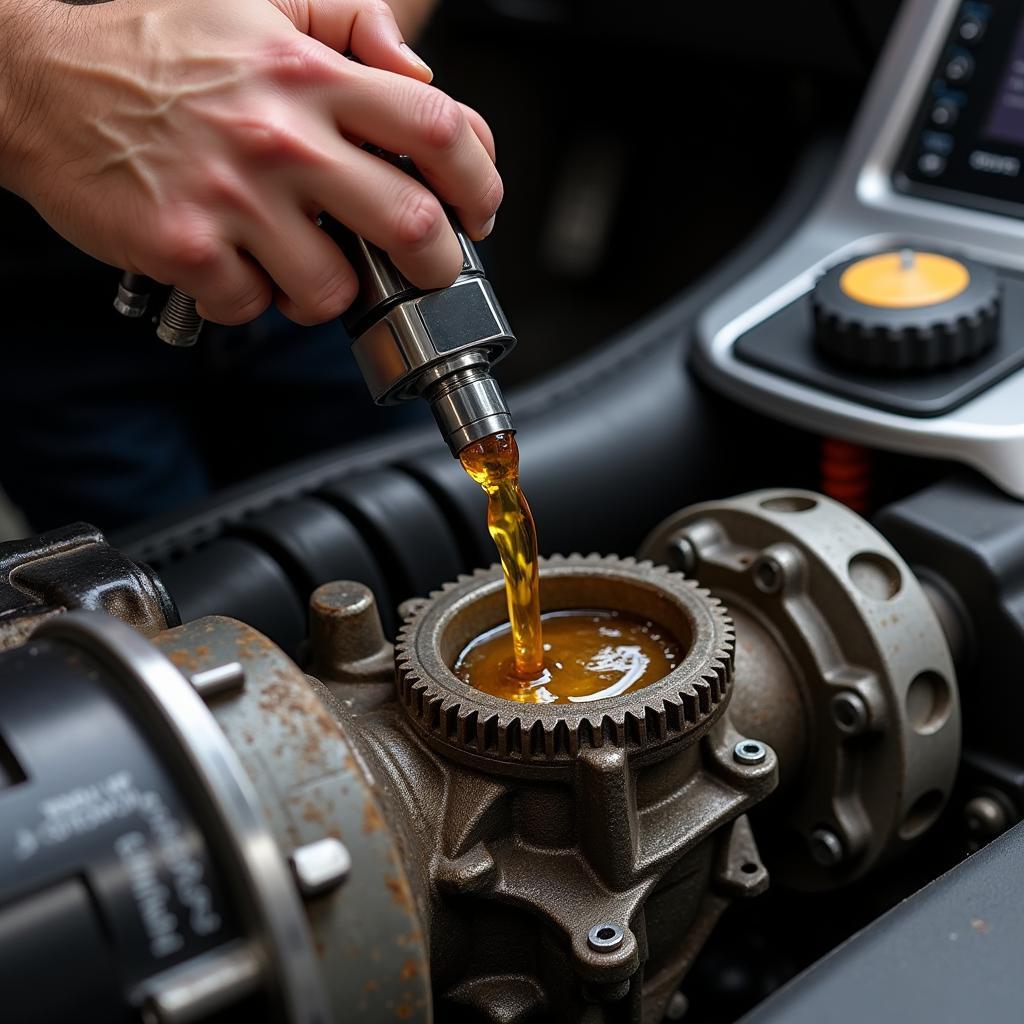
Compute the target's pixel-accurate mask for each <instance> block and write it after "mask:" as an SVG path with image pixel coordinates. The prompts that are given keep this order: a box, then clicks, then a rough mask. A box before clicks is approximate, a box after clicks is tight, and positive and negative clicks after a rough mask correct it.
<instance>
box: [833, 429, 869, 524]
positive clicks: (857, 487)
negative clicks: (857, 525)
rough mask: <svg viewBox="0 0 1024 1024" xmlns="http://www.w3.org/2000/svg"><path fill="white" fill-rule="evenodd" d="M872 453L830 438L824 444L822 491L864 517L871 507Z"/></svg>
mask: <svg viewBox="0 0 1024 1024" xmlns="http://www.w3.org/2000/svg"><path fill="white" fill-rule="evenodd" d="M871 461H872V460H871V450H870V449H868V448H865V447H864V446H863V445H860V444H852V443H851V442H849V441H836V440H834V439H833V438H830V437H826V438H825V439H824V440H823V441H822V444H821V490H822V493H824V494H827V495H828V496H829V497H830V498H834V499H835V500H836V501H841V502H842V503H843V504H844V505H846V506H847V507H848V508H852V509H853V511H854V512H859V513H860V514H861V515H864V514H866V513H867V512H868V510H869V508H870V504H871Z"/></svg>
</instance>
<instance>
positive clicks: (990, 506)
mask: <svg viewBox="0 0 1024 1024" xmlns="http://www.w3.org/2000/svg"><path fill="white" fill-rule="evenodd" d="M876 523H877V525H878V528H879V529H880V530H881V531H882V532H883V533H884V534H885V535H886V537H888V538H889V540H890V541H892V543H893V544H895V545H897V546H898V547H899V549H900V551H901V552H903V554H904V556H905V557H906V559H907V561H908V562H909V563H910V565H911V566H912V567H913V570H914V572H915V573H916V574H917V575H918V576H919V577H920V578H921V580H922V581H923V582H924V583H925V585H926V587H927V589H928V593H929V595H930V596H931V599H932V601H933V603H934V604H935V605H936V607H937V608H938V609H939V610H940V611H941V616H942V620H943V625H944V627H945V629H946V632H947V634H948V636H949V639H950V644H951V646H952V647H953V651H954V653H955V655H956V658H957V668H958V669H959V670H960V671H961V673H965V674H969V675H970V676H971V677H973V678H976V679H985V680H988V685H987V686H984V687H980V686H970V687H964V688H963V692H962V693H961V700H962V702H963V717H964V757H963V761H964V764H963V770H962V775H961V780H962V782H963V787H964V793H963V796H964V802H965V807H964V811H965V816H966V819H967V825H968V828H969V831H970V833H971V835H972V836H974V837H976V838H978V839H980V840H983V841H984V840H987V839H989V838H991V837H992V835H994V834H996V833H998V832H999V831H1002V829H1003V828H1005V827H1007V826H1008V825H1010V824H1012V823H1013V822H1016V821H1018V820H1019V819H1020V817H1021V814H1022V812H1024V766H1022V762H1021V748H1020V742H1019V736H1018V731H1017V727H1016V723H1017V721H1018V720H1019V716H1020V715H1021V714H1024V702H1022V699H1021V693H1020V688H1019V687H1018V686H1017V685H1016V684H1015V679H1014V676H1013V673H1009V674H1008V673H1007V672H1006V667H1007V666H1008V665H1019V664H1021V663H1022V660H1024V616H1022V613H1021V609H1022V607H1024V605H1022V600H1024V595H1022V593H1021V580H1022V579H1024V576H1022V568H1024V565H1022V555H1024V516H1022V515H1021V503H1020V501H1018V500H1016V499H1014V498H1010V497H1008V496H1007V495H1005V494H1002V493H1001V492H999V491H998V490H996V489H995V488H994V487H993V486H991V485H990V484H988V483H987V482H986V481H984V480H982V479H980V478H977V477H973V476H966V475H957V476H954V477H951V478H949V479H947V480H942V481H940V482H939V483H936V484H933V485H932V486H931V487H928V488H926V489H925V490H923V491H921V492H919V493H918V494H915V495H913V496H911V497H909V498H905V499H904V500H902V501H898V502H895V503H893V504H891V505H888V506H887V507H885V508H884V509H882V510H881V511H880V512H879V513H878V515H877V517H876ZM993 702H994V703H993ZM994 706H995V707H998V708H999V713H997V714H993V707H994ZM976 800H981V801H982V802H983V803H982V805H981V807H980V808H979V806H978V805H977V804H976V803H975V801H976ZM993 800H994V801H995V802H996V806H997V807H1001V808H1002V809H1003V815H1004V817H1005V821H1004V823H1003V824H1002V826H1001V827H998V824H997V823H998V814H997V813H996V812H994V811H993V809H992V806H991V804H992V801H993ZM972 804H974V806H970V805H972ZM985 804H988V805H989V806H988V808H987V810H985V809H984V806H985Z"/></svg>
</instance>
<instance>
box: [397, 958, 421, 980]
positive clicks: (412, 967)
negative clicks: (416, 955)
mask: <svg viewBox="0 0 1024 1024" xmlns="http://www.w3.org/2000/svg"><path fill="white" fill-rule="evenodd" d="M419 972H420V965H419V964H418V963H416V961H415V960H406V961H405V963H404V964H402V970H401V973H400V974H399V977H400V978H401V979H402V981H412V979H413V978H415V977H416V975H417V974H419Z"/></svg>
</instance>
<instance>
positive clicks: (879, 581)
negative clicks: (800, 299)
mask: <svg viewBox="0 0 1024 1024" xmlns="http://www.w3.org/2000/svg"><path fill="white" fill-rule="evenodd" d="M846 571H847V572H848V573H849V574H850V581H851V582H852V583H853V585H854V586H855V587H856V588H857V589H858V590H859V591H860V592H861V593H862V594H864V596H865V597H870V598H872V599H873V600H875V601H891V600H892V599H893V598H894V597H895V596H896V595H897V594H898V593H899V592H900V589H901V588H902V586H903V577H902V576H901V575H900V570H899V567H898V566H897V565H895V564H893V562H891V561H890V560H889V559H888V558H886V557H885V556H884V555H879V554H876V553H875V552H873V551H862V552H861V553H860V554H859V555H854V556H853V558H851V559H850V564H849V565H848V566H847V570H846Z"/></svg>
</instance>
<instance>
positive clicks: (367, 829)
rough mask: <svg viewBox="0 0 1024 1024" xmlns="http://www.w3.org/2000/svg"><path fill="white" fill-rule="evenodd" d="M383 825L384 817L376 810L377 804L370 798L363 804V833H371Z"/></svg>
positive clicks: (366, 834)
mask: <svg viewBox="0 0 1024 1024" xmlns="http://www.w3.org/2000/svg"><path fill="white" fill-rule="evenodd" d="M383 827H384V819H383V818H382V817H381V816H380V811H378V810H377V805H376V804H375V803H374V802H373V801H372V800H367V801H366V803H365V804H363V835H364V836H369V835H373V833H374V832H379V831H380V830H381V829H382V828H383Z"/></svg>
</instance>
